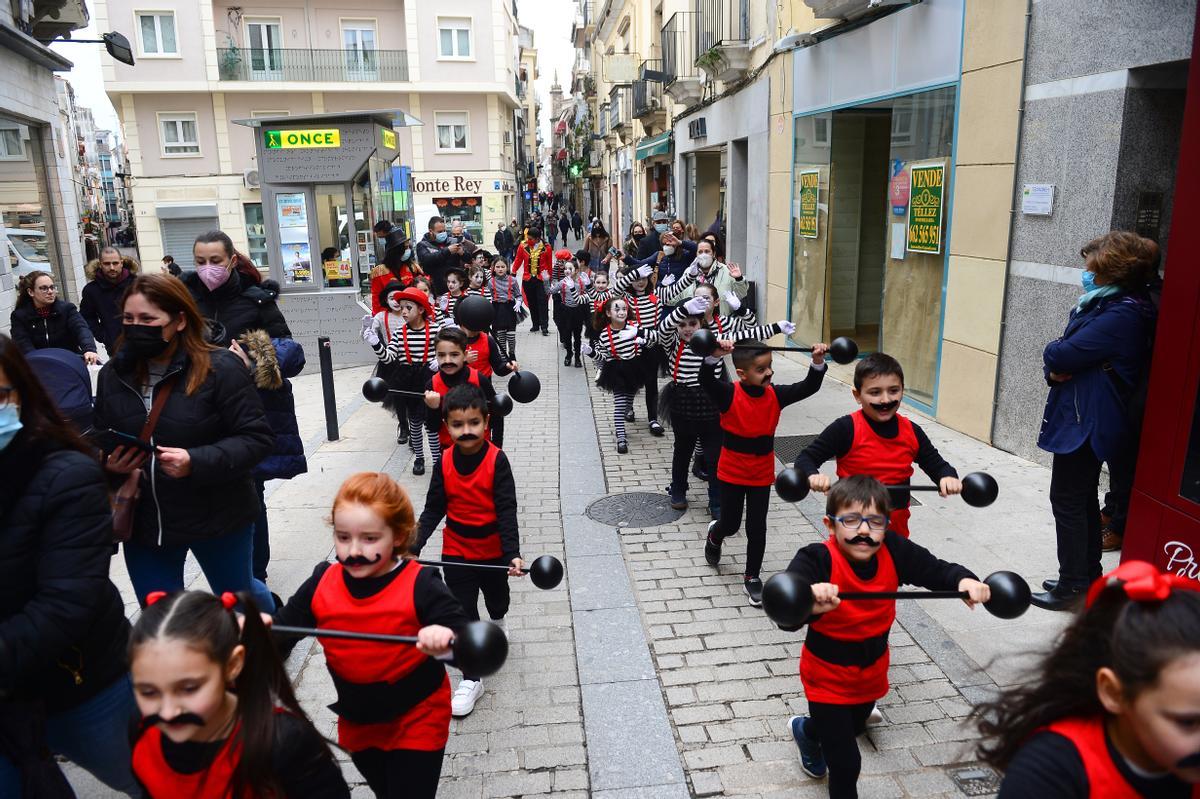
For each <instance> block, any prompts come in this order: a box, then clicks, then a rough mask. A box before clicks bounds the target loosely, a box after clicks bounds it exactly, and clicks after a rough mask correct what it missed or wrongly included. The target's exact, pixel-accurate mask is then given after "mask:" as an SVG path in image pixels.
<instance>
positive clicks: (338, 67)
mask: <svg viewBox="0 0 1200 799" xmlns="http://www.w3.org/2000/svg"><path fill="white" fill-rule="evenodd" d="M217 67H218V71H219V74H220V76H221V80H246V81H276V82H278V81H322V82H323V81H329V82H343V81H344V82H359V81H407V80H408V51H406V50H299V49H271V50H266V49H256V48H246V49H243V48H238V47H221V48H218V49H217Z"/></svg>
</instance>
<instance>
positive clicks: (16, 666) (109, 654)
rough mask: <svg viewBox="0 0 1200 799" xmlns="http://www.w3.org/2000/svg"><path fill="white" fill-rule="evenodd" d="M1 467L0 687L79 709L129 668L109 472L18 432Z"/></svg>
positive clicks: (7, 693) (4, 692)
mask: <svg viewBox="0 0 1200 799" xmlns="http://www.w3.org/2000/svg"><path fill="white" fill-rule="evenodd" d="M0 474H3V475H4V479H3V480H0V530H3V535H0V696H3V697H4V698H5V699H13V700H32V701H36V700H42V701H44V702H45V703H46V708H47V710H48V711H49V712H51V713H53V712H57V711H61V710H66V709H69V708H73V707H76V706H78V705H79V704H81V703H83V702H85V701H87V700H88V699H90V698H91V697H92V696H94V695H95V694H96V693H98V692H99V691H101V690H103V689H104V688H107V687H108V686H109V685H111V684H112V683H113V681H114V680H116V679H117V678H118V677H120V676H122V675H123V674H124V673H125V670H126V663H125V646H126V643H127V641H128V638H129V623H128V622H127V621H126V619H125V608H124V605H123V604H122V602H121V597H120V595H119V594H118V593H117V589H116V587H115V586H114V585H113V584H112V583H111V582H110V581H109V579H108V569H109V561H110V560H111V559H112V511H111V509H110V506H109V503H108V493H107V488H106V484H105V479H104V472H103V470H102V469H101V468H100V465H99V464H98V463H97V462H96V461H95V460H94V459H93V458H91V457H89V456H87V455H85V454H83V453H82V452H78V451H75V450H70V449H63V448H61V447H59V446H58V445H54V444H50V443H46V442H35V441H31V440H30V437H29V436H28V435H27V434H26V433H19V434H18V435H17V436H16V437H15V438H14V439H13V440H12V442H11V443H10V444H9V445H8V446H7V447H6V448H5V449H4V450H3V451H2V452H0Z"/></svg>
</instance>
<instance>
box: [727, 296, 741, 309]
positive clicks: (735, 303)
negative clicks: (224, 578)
mask: <svg viewBox="0 0 1200 799" xmlns="http://www.w3.org/2000/svg"><path fill="white" fill-rule="evenodd" d="M725 302H727V303H729V310H731V311H736V310H737V309H739V308H741V307H742V301H741V300H739V299H738V296H737V295H736V294H734V293H733V292H732V291H727V292H725Z"/></svg>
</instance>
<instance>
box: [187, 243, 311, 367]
mask: <svg viewBox="0 0 1200 799" xmlns="http://www.w3.org/2000/svg"><path fill="white" fill-rule="evenodd" d="M192 254H193V256H194V257H195V259H196V271H195V272H192V273H190V274H187V275H185V276H184V278H183V282H184V284H185V285H186V286H187V288H188V291H189V292H191V294H192V299H193V300H195V301H196V307H197V308H199V309H200V315H201V316H202V317H204V318H205V319H212V320H214V321H217V322H220V323H221V325H222V326H223V327H224V328H225V336H224V338H223V339H221V340H220V341H214V342H213V343H214V344H216V345H217V346H218V347H228V346H230V344H231V343H232V342H234V341H235V340H236V339H237V337H238V336H240V335H242V334H243V333H245V332H246V331H247V330H265V331H266V332H267V335H268V336H270V337H271V338H291V337H292V331H291V330H289V329H288V325H287V322H286V321H285V320H284V318H283V314H282V313H280V311H279V306H278V305H276V303H275V301H276V299H277V298H278V296H279V286H278V285H277V284H276V283H275V282H274V281H271V280H268V281H266V282H263V281H262V280H261V279H259V276H258V270H257V269H255V267H254V265H253V264H252V263H249V262H248V259H247V258H246V256H244V255H242V254H240V253H238V252H237V250H235V249H234V247H233V240H232V239H230V238H229V236H227V235H226V234H225V233H223V232H222V231H220V230H210V231H209V232H207V233H201V234H200V235H199V236H197V237H196V243H195V244H193V245H192ZM292 376H293V375H284V377H292Z"/></svg>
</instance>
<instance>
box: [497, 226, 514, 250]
mask: <svg viewBox="0 0 1200 799" xmlns="http://www.w3.org/2000/svg"><path fill="white" fill-rule="evenodd" d="M492 244H494V245H496V252H497V253H508V252H512V251H513V250H515V249H516V248H517V240H516V238H514V237H513V232H512V228H507V227H506V228H504V230H497V231H496V238H495V239H493V240H492Z"/></svg>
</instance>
